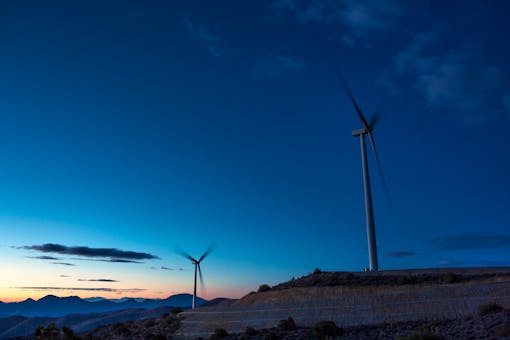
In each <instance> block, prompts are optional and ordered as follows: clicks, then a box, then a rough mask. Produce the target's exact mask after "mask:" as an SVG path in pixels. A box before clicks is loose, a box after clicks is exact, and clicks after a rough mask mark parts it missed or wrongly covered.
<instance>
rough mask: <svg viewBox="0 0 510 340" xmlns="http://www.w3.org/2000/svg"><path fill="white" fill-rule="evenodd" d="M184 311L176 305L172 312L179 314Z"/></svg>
mask: <svg viewBox="0 0 510 340" xmlns="http://www.w3.org/2000/svg"><path fill="white" fill-rule="evenodd" d="M182 312H184V310H183V309H182V308H181V307H174V308H172V314H179V313H182Z"/></svg>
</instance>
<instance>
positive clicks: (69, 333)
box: [62, 326, 79, 340]
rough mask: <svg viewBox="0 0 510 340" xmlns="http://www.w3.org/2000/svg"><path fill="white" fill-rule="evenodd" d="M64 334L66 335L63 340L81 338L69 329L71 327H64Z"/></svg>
mask: <svg viewBox="0 0 510 340" xmlns="http://www.w3.org/2000/svg"><path fill="white" fill-rule="evenodd" d="M62 333H64V335H63V336H62V339H64V340H75V339H79V337H78V336H76V335H75V334H74V331H73V330H72V329H71V328H69V327H66V326H62Z"/></svg>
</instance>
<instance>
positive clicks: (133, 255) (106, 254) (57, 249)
mask: <svg viewBox="0 0 510 340" xmlns="http://www.w3.org/2000/svg"><path fill="white" fill-rule="evenodd" d="M21 248H22V249H27V250H35V251H40V252H43V253H57V254H63V255H75V256H83V257H87V258H95V257H103V258H105V259H101V260H100V261H107V262H133V261H134V260H144V259H148V260H152V259H159V257H157V256H155V255H152V254H148V253H139V252H134V251H124V250H118V249H115V248H89V247H84V246H80V247H67V246H63V245H60V244H54V243H46V244H43V245H34V246H24V247H21Z"/></svg>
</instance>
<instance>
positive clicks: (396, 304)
mask: <svg viewBox="0 0 510 340" xmlns="http://www.w3.org/2000/svg"><path fill="white" fill-rule="evenodd" d="M348 274H349V273H315V274H311V275H309V276H306V277H304V278H301V279H298V280H291V281H289V282H287V283H284V284H281V285H278V286H276V287H273V289H271V290H269V291H265V292H261V293H253V294H249V295H247V296H245V297H243V298H242V299H240V300H238V301H237V302H236V303H234V304H233V305H231V306H229V307H224V308H220V307H218V308H215V307H211V308H199V309H197V310H195V311H189V312H185V313H183V316H184V319H183V320H182V322H181V328H180V329H179V330H178V331H177V334H178V335H181V336H184V337H188V336H191V337H193V336H207V335H208V334H211V332H212V331H214V329H216V328H224V329H226V330H228V331H229V332H242V331H244V329H245V328H246V327H249V326H250V327H254V328H259V329H261V328H271V327H274V326H275V325H276V324H277V323H278V322H279V320H282V319H287V318H288V317H289V316H291V317H292V318H293V319H294V320H295V321H296V323H297V324H298V325H301V326H307V327H312V326H314V325H315V324H316V323H317V322H319V321H322V320H332V321H334V322H335V323H336V324H337V325H338V326H340V327H355V326H359V325H376V324H380V323H386V322H388V323H395V322H406V321H412V320H449V319H457V318H463V317H465V316H467V315H474V314H476V312H477V309H478V306H479V305H480V304H484V303H498V304H500V305H502V306H504V307H506V308H508V307H510V269H509V268H506V269H502V270H494V271H492V272H490V271H480V270H479V269H476V268H475V269H470V270H466V269H462V270H459V271H458V272H452V271H451V270H446V269H445V270H429V271H424V270H421V271H414V272H412V273H411V274H410V273H409V271H401V272H379V273H352V274H351V275H348ZM451 274H454V275H453V276H452V275H451ZM339 277H340V278H342V280H344V279H345V280H350V281H351V282H350V283H348V284H335V285H333V284H332V282H338V281H333V280H338V278H339ZM357 277H358V278H357ZM374 277H375V278H376V279H374ZM403 280H404V281H405V282H403ZM353 282H358V284H354V283H353ZM399 282H402V283H400V284H399ZM305 283H306V285H305ZM302 285H304V286H302ZM285 287H289V288H285Z"/></svg>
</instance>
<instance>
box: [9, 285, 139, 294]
mask: <svg viewBox="0 0 510 340" xmlns="http://www.w3.org/2000/svg"><path fill="white" fill-rule="evenodd" d="M12 288H15V289H23V290H37V291H46V290H53V291H61V290H65V291H101V292H111V293H138V292H143V291H145V290H146V289H143V288H126V289H116V288H104V287H46V286H36V287H12Z"/></svg>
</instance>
